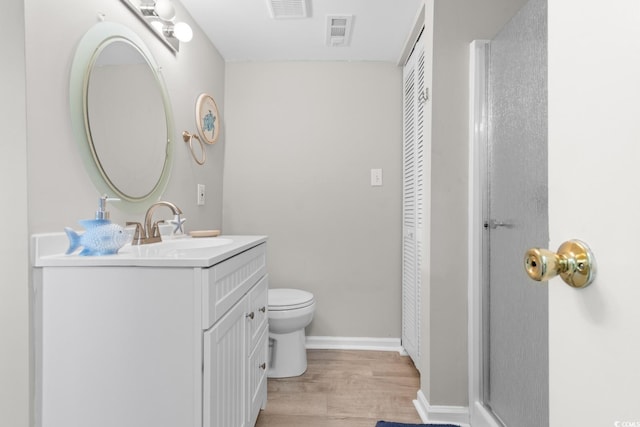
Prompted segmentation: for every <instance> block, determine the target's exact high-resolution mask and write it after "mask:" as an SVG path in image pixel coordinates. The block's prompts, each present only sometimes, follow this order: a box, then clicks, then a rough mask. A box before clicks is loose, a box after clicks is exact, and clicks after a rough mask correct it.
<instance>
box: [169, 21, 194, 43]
mask: <svg viewBox="0 0 640 427" xmlns="http://www.w3.org/2000/svg"><path fill="white" fill-rule="evenodd" d="M173 35H174V37H175V38H177V39H178V40H180V41H181V42H183V43H187V42H189V41H191V39H192V38H193V30H192V29H191V27H190V26H189V24H187V23H186V22H176V24H175V25H174V26H173Z"/></svg>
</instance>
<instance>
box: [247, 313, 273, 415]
mask: <svg viewBox="0 0 640 427" xmlns="http://www.w3.org/2000/svg"><path fill="white" fill-rule="evenodd" d="M261 332H262V333H261V335H260V338H259V340H258V344H257V345H256V347H255V348H254V349H253V353H251V356H249V361H248V363H249V365H248V367H247V385H248V387H249V388H248V393H249V405H248V410H249V411H248V415H247V417H248V420H249V424H248V425H250V426H253V425H254V424H255V422H256V419H257V418H258V413H259V412H260V408H263V407H264V406H265V405H266V404H267V355H268V349H269V341H268V338H269V332H268V328H267V325H266V324H265V325H264V326H263V327H262V329H261Z"/></svg>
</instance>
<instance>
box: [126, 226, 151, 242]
mask: <svg viewBox="0 0 640 427" xmlns="http://www.w3.org/2000/svg"><path fill="white" fill-rule="evenodd" d="M126 225H135V226H136V231H135V233H133V241H132V242H131V244H132V245H140V244H142V241H143V240H144V239H145V237H146V236H145V235H144V228H143V227H142V224H140V223H139V222H129V221H127V223H126Z"/></svg>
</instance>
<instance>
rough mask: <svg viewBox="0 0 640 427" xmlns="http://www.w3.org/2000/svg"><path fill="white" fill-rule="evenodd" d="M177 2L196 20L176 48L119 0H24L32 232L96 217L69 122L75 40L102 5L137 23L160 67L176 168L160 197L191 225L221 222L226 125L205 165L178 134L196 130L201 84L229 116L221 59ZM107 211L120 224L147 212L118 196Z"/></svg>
mask: <svg viewBox="0 0 640 427" xmlns="http://www.w3.org/2000/svg"><path fill="white" fill-rule="evenodd" d="M176 6H177V13H178V16H179V18H180V19H181V20H185V21H186V22H188V23H190V24H191V26H192V28H193V30H194V37H193V40H192V41H191V42H190V43H186V44H182V46H181V49H180V52H179V53H178V54H177V55H174V54H173V53H172V52H171V51H170V50H169V49H168V48H167V47H165V45H164V44H162V43H161V42H160V41H159V40H158V39H157V38H156V37H155V36H154V35H153V34H152V33H151V32H150V30H149V29H147V27H146V26H144V24H143V23H142V22H140V20H139V19H138V18H137V17H136V16H135V15H134V14H133V13H131V12H130V11H129V9H128V8H127V7H126V6H125V5H124V4H123V3H122V2H121V1H119V0H91V1H83V2H78V1H75V0H60V1H56V2H43V1H37V0H26V1H25V15H26V43H27V48H26V61H27V70H26V72H27V115H28V118H29V120H28V140H29V144H28V150H29V151H28V155H29V177H28V178H29V181H28V182H29V225H30V232H31V233H38V232H53V231H62V229H63V227H64V226H71V227H76V228H79V225H77V220H79V219H83V218H90V217H92V215H93V212H94V211H95V209H96V203H97V198H98V197H99V192H98V190H96V188H95V187H94V185H93V183H92V182H91V180H90V179H89V176H88V174H87V172H86V171H85V168H84V165H83V162H82V159H81V157H80V155H79V153H78V149H77V147H76V141H75V140H74V136H73V134H72V129H71V122H70V113H69V84H70V83H69V73H70V70H71V64H72V62H73V57H74V53H75V48H76V45H77V43H78V42H79V40H80V39H81V38H82V36H83V35H84V34H85V32H86V31H87V30H88V29H89V28H91V26H93V25H94V24H96V23H97V22H98V13H103V14H105V20H107V21H114V22H118V23H121V24H124V25H126V26H127V27H129V28H130V29H132V30H133V31H135V32H136V33H137V34H138V35H139V36H140V37H141V38H142V39H143V40H144V41H145V43H146V45H147V46H148V48H149V49H150V50H151V53H152V55H153V56H154V58H155V60H156V62H157V63H158V64H159V66H160V67H161V68H162V74H163V76H164V80H165V83H166V86H167V88H168V91H169V97H170V99H171V103H172V106H173V115H174V124H175V134H174V135H173V140H174V148H173V150H174V164H173V170H172V174H171V179H170V181H169V183H168V186H167V189H166V191H165V193H164V195H163V196H162V199H165V200H170V201H172V202H175V203H176V204H177V205H178V206H179V207H180V208H182V210H183V211H184V213H185V217H186V218H187V223H186V224H185V225H186V227H187V229H188V230H194V229H196V230H197V229H204V228H208V229H209V228H218V227H220V225H221V220H222V174H223V159H224V146H225V136H224V128H223V133H222V136H221V139H220V141H219V142H218V143H217V144H215V145H214V146H208V147H207V163H206V164H205V165H204V166H198V165H197V164H196V163H195V162H194V161H193V159H192V158H191V154H190V152H189V150H188V149H187V146H186V144H185V143H184V142H183V141H182V137H181V134H182V131H183V130H188V131H190V132H196V128H195V102H196V98H197V97H198V95H199V94H200V93H202V92H207V93H209V94H211V95H212V96H213V97H214V99H215V100H216V102H217V103H218V106H219V109H220V110H221V111H220V114H221V115H222V118H223V120H224V71H225V70H224V60H223V59H222V57H221V56H220V55H219V54H218V52H217V50H216V49H215V47H214V46H213V45H212V44H211V42H210V41H208V40H207V39H206V37H205V36H204V35H203V34H202V32H201V30H200V29H199V28H198V27H197V26H196V25H195V24H194V23H193V22H192V21H191V18H190V16H189V15H188V14H186V13H185V12H184V11H183V9H182V6H181V5H180V4H179V3H176ZM52 23H55V31H54V30H52V29H51V25H52ZM122 155H123V156H126V155H127V153H126V152H124V153H122ZM141 161H143V162H144V159H141ZM198 183H201V184H205V185H206V190H207V198H206V199H207V204H206V205H205V206H197V205H196V185H197V184H198ZM147 204H151V201H149V202H148V203H147ZM110 211H111V215H112V220H114V221H115V222H118V223H121V224H122V223H124V222H125V221H127V220H141V219H142V214H140V213H137V214H132V213H129V212H127V211H126V210H124V209H122V207H119V206H118V204H117V203H115V202H114V203H112V204H111V207H110ZM157 214H158V215H168V214H169V212H164V211H162V210H159V211H158V213H157Z"/></svg>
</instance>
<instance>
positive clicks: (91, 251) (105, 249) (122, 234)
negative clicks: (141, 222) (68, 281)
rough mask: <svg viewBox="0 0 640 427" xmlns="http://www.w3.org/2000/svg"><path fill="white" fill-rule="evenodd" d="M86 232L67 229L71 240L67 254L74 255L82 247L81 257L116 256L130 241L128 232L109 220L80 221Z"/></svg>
mask: <svg viewBox="0 0 640 427" xmlns="http://www.w3.org/2000/svg"><path fill="white" fill-rule="evenodd" d="M80 224H82V225H83V226H84V227H85V229H86V231H85V232H84V233H82V234H78V233H76V232H75V231H74V230H73V229H71V228H69V227H65V229H64V231H65V232H66V233H67V237H68V238H69V249H67V252H66V254H67V255H69V254H71V253H73V252H74V251H75V250H76V249H78V248H79V247H82V248H83V249H82V251H80V255H82V256H88V255H114V254H117V253H118V250H119V249H120V248H121V247H123V246H124V245H125V244H126V243H127V242H128V240H129V236H128V235H127V232H126V231H125V230H124V228H122V227H121V226H119V225H118V224H112V223H111V222H110V221H109V220H85V221H80Z"/></svg>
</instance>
